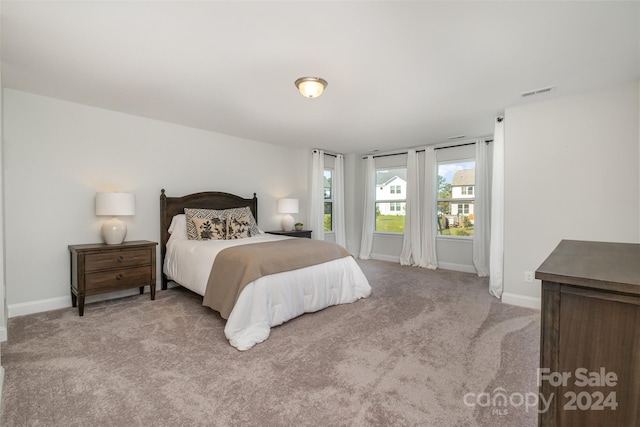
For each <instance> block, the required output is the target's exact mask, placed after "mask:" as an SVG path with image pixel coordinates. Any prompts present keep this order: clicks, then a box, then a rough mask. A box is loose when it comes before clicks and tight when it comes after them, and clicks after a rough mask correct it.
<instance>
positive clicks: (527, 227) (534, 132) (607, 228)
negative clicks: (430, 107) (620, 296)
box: [503, 84, 640, 305]
mask: <svg viewBox="0 0 640 427" xmlns="http://www.w3.org/2000/svg"><path fill="white" fill-rule="evenodd" d="M639 116H640V107H639V91H638V84H633V85H626V86H623V87H616V88H611V89H609V90H606V91H600V92H596V93H588V94H583V95H577V96H571V97H564V98H557V99H553V100H549V101H545V102H538V103H533V104H528V105H523V106H519V107H513V108H508V109H507V110H506V111H505V257H504V266H505V271H504V280H505V288H504V295H503V301H505V302H512V303H516V304H524V305H527V304H529V303H531V304H534V305H535V304H539V298H540V282H539V281H538V280H535V281H534V283H527V282H525V281H524V277H523V275H524V271H525V270H527V271H535V270H536V268H537V267H538V266H539V265H540V264H541V263H542V262H543V261H544V260H545V258H546V257H547V256H548V255H549V253H550V252H551V251H552V250H553V249H554V248H555V247H556V245H557V244H558V243H559V242H560V240H562V239H572V240H594V241H614V242H632V243H638V242H640V208H639V204H640V200H639V198H640V185H639V181H640V177H639V161H638V159H639V152H638V151H639V147H640V142H639V141H640V138H639Z"/></svg>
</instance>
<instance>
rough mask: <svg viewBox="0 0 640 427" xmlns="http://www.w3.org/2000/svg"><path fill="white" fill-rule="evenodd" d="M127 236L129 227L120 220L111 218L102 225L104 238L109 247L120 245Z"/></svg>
mask: <svg viewBox="0 0 640 427" xmlns="http://www.w3.org/2000/svg"><path fill="white" fill-rule="evenodd" d="M126 235H127V226H126V224H125V223H124V222H122V221H121V220H119V219H118V218H115V217H114V218H111V219H109V220H107V221H105V222H104V224H102V238H103V239H104V242H105V243H106V244H107V245H119V244H120V243H122V242H124V238H125V236H126Z"/></svg>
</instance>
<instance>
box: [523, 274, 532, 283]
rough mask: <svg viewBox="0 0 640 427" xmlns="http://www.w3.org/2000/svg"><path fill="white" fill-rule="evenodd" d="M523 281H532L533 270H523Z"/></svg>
mask: <svg viewBox="0 0 640 427" xmlns="http://www.w3.org/2000/svg"><path fill="white" fill-rule="evenodd" d="M524 281H525V282H527V283H533V271H525V272H524Z"/></svg>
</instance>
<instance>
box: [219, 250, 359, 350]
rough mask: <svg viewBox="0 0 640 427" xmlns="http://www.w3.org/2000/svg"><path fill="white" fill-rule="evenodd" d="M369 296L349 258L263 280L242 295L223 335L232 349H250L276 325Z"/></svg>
mask: <svg viewBox="0 0 640 427" xmlns="http://www.w3.org/2000/svg"><path fill="white" fill-rule="evenodd" d="M370 294H371V286H370V285H369V282H368V280H367V278H366V277H365V275H364V274H363V273H362V270H361V269H360V267H359V266H358V264H357V263H356V261H355V260H354V259H353V257H350V256H349V257H345V258H341V259H338V260H335V261H329V262H326V263H324V264H319V265H314V266H311V267H306V268H302V269H299V270H294V271H290V272H286V273H278V274H273V275H270V276H265V277H261V278H260V279H258V280H256V281H254V282H251V283H249V284H248V285H247V286H246V287H245V288H244V290H243V291H242V293H241V294H240V297H239V298H238V301H237V302H236V305H235V306H234V308H233V311H232V312H231V315H230V316H229V319H228V320H227V324H226V326H225V328H224V333H225V335H226V337H227V339H228V340H229V343H230V344H231V345H232V346H233V347H235V348H237V349H238V350H248V349H250V348H251V347H253V346H254V345H255V344H257V343H260V342H262V341H264V340H266V339H267V338H268V337H269V333H270V331H271V327H273V326H277V325H280V324H282V323H284V322H286V321H287V320H290V319H293V318H294V317H297V316H299V315H301V314H303V313H311V312H314V311H318V310H322V309H323V308H326V307H329V306H332V305H337V304H346V303H351V302H354V301H356V300H358V299H360V298H366V297H368V296H369V295H370Z"/></svg>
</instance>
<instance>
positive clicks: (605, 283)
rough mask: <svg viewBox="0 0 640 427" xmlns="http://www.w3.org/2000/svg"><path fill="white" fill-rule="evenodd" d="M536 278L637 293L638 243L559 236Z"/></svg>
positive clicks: (639, 290) (639, 276) (639, 274)
mask: <svg viewBox="0 0 640 427" xmlns="http://www.w3.org/2000/svg"><path fill="white" fill-rule="evenodd" d="M536 279H541V280H547V281H551V282H557V283H566V284H571V285H576V286H582V287H589V288H597V289H604V290H610V291H617V292H624V293H630V294H634V295H640V244H637V243H610V242H587V241H580V240H562V241H561V242H560V244H558V246H557V247H556V248H555V249H554V250H553V252H551V254H550V255H549V257H547V259H546V260H545V261H544V262H543V263H542V264H541V265H540V267H538V269H537V270H536Z"/></svg>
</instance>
